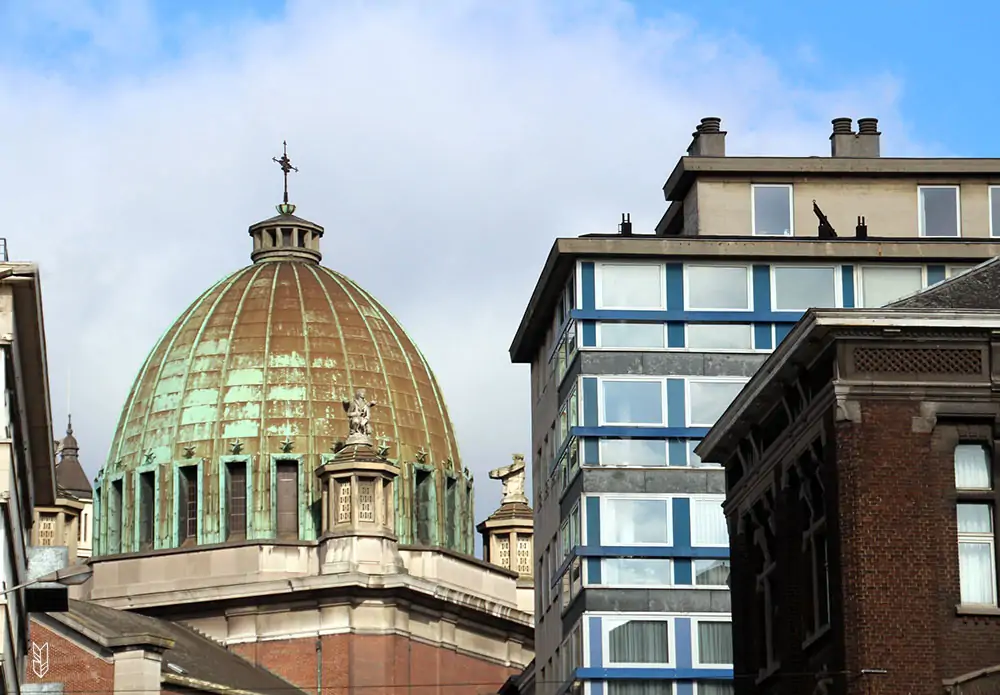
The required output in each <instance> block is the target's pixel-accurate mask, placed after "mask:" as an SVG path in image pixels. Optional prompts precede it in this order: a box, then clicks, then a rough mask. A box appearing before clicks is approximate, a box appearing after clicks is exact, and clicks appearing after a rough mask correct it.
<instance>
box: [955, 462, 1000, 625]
mask: <svg viewBox="0 0 1000 695" xmlns="http://www.w3.org/2000/svg"><path fill="white" fill-rule="evenodd" d="M992 464H993V460H992V455H991V452H990V450H989V449H988V448H987V447H985V446H983V445H982V444H959V445H958V446H956V447H955V487H956V488H957V489H958V504H957V507H956V514H957V516H958V575H959V583H960V587H961V601H962V604H963V605H988V606H995V605H997V591H996V536H995V529H994V524H995V522H994V519H993V514H994V504H993V495H994V494H995V493H994V490H993V470H992V469H993V465H992Z"/></svg>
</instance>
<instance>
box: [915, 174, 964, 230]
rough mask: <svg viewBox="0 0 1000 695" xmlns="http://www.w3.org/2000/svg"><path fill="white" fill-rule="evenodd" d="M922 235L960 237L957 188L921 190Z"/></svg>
mask: <svg viewBox="0 0 1000 695" xmlns="http://www.w3.org/2000/svg"><path fill="white" fill-rule="evenodd" d="M920 233H921V234H922V235H923V236H958V189H957V188H952V187H951V186H946V187H941V188H921V189H920Z"/></svg>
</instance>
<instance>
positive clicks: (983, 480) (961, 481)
mask: <svg viewBox="0 0 1000 695" xmlns="http://www.w3.org/2000/svg"><path fill="white" fill-rule="evenodd" d="M955 487H957V488H958V489H959V490H989V489H990V488H992V487H993V480H992V477H991V476H990V455H989V451H988V450H987V449H986V447H985V446H983V445H982V444H959V445H958V446H956V447H955Z"/></svg>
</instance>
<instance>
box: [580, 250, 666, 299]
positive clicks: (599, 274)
mask: <svg viewBox="0 0 1000 695" xmlns="http://www.w3.org/2000/svg"><path fill="white" fill-rule="evenodd" d="M609 265H612V266H628V265H631V266H636V267H650V266H659V269H660V290H661V292H660V303H659V305H658V306H655V307H641V308H640V307H634V306H604V303H603V302H602V301H601V296H602V290H603V289H604V268H605V267H606V266H609ZM594 308H595V309H597V310H599V311H666V309H667V264H666V263H650V262H648V261H633V260H621V261H618V260H615V261H610V260H609V261H595V262H594Z"/></svg>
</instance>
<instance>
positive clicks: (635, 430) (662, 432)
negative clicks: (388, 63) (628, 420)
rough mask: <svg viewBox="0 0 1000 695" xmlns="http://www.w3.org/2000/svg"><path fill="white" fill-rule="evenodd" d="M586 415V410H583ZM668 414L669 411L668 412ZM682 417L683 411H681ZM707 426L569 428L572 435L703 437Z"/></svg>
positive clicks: (666, 437) (648, 437)
mask: <svg viewBox="0 0 1000 695" xmlns="http://www.w3.org/2000/svg"><path fill="white" fill-rule="evenodd" d="M584 415H586V411H584ZM668 415H669V412H668ZM682 417H683V413H682ZM708 430H709V428H708V427H684V426H681V427H628V426H622V425H613V426H612V425H603V426H601V427H597V426H585V427H580V426H579V425H578V426H576V427H571V428H570V434H571V435H572V436H574V437H629V438H632V439H670V438H671V437H674V438H678V439H704V438H705V436H706V435H707V434H708Z"/></svg>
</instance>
